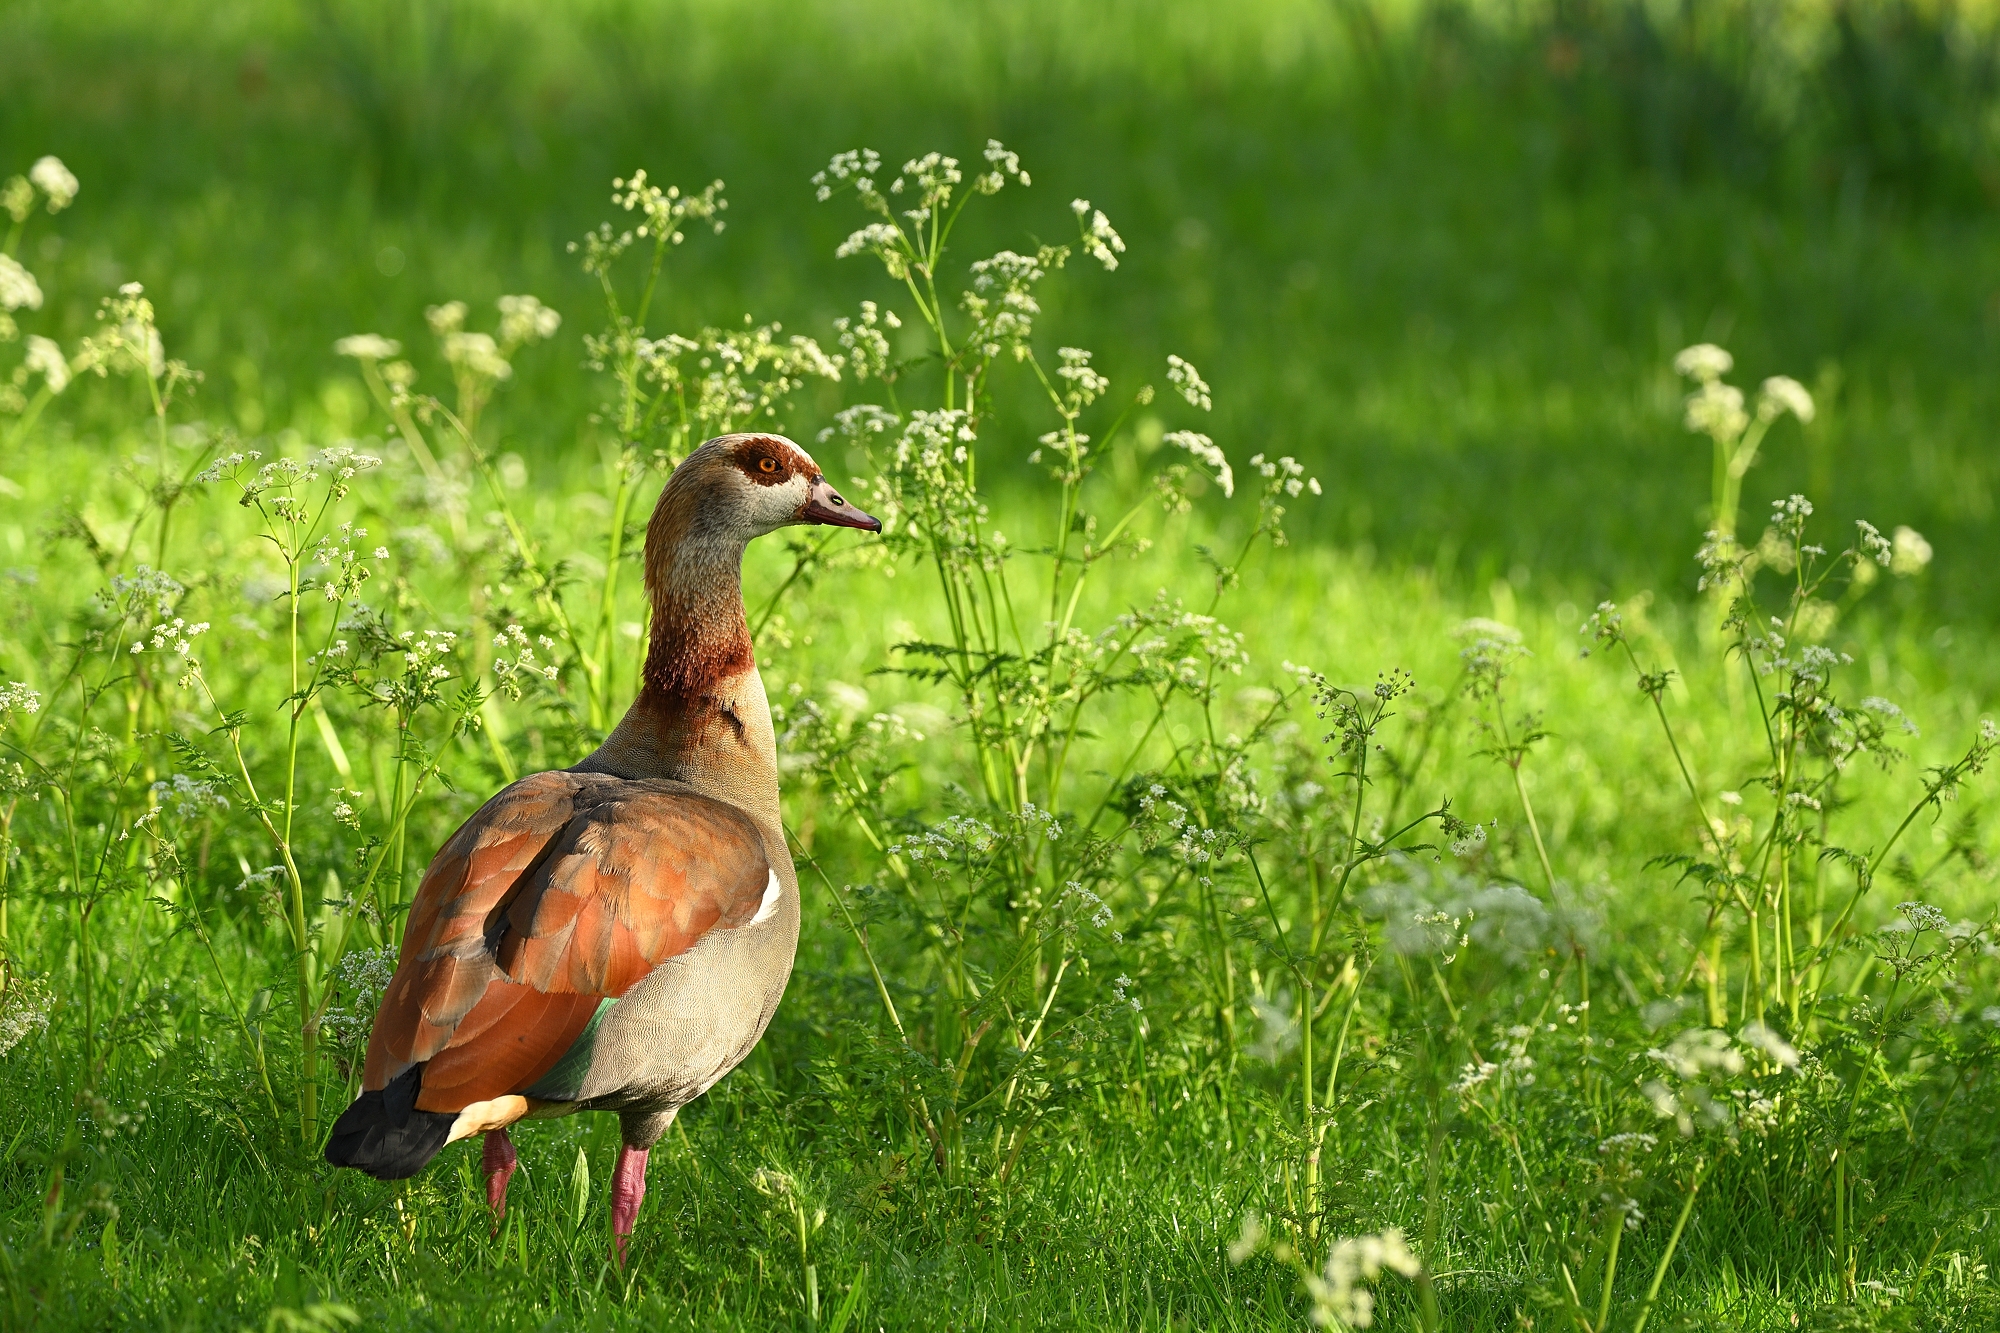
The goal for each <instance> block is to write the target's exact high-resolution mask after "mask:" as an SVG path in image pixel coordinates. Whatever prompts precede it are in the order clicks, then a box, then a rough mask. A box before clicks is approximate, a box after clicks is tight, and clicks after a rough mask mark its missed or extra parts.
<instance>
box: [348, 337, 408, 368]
mask: <svg viewBox="0 0 2000 1333" xmlns="http://www.w3.org/2000/svg"><path fill="white" fill-rule="evenodd" d="M402 350H403V344H401V343H399V342H397V341H396V340H395V339H394V338H384V337H383V336H382V335H381V334H379V333H350V334H349V335H348V336H347V337H345V338H342V339H340V340H339V341H338V342H336V343H334V345H333V354H334V355H335V356H349V357H353V358H354V359H355V360H356V361H387V360H389V359H390V358H391V357H393V356H395V355H396V353H398V352H400V351H402Z"/></svg>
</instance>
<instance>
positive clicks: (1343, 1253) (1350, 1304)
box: [1306, 1227, 1423, 1328]
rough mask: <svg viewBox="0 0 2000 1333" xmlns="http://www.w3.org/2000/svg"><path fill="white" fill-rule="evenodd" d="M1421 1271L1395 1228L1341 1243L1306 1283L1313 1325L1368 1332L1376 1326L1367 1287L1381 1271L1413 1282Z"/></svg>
mask: <svg viewBox="0 0 2000 1333" xmlns="http://www.w3.org/2000/svg"><path fill="white" fill-rule="evenodd" d="M1422 1270H1423V1264H1422V1262H1421V1261H1420V1260H1419V1259H1418V1258H1417V1256H1416V1255H1414V1254H1412V1253H1411V1252H1410V1247H1409V1246H1408V1245H1406V1244H1404V1242H1403V1233H1402V1232H1401V1231H1400V1230H1398V1229H1397V1228H1395V1227H1389V1228H1387V1229H1386V1230H1384V1231H1382V1232H1380V1233H1378V1234H1376V1235H1373V1236H1359V1237H1354V1238H1351V1239H1347V1240H1342V1241H1340V1242H1339V1243H1338V1244H1336V1245H1335V1246H1334V1247H1333V1251H1332V1253H1330V1254H1328V1255H1327V1257H1326V1266H1325V1267H1324V1268H1323V1269H1321V1270H1320V1272H1319V1274H1318V1275H1316V1276H1312V1277H1308V1278H1307V1279H1306V1291H1307V1293H1308V1294H1309V1295H1310V1296H1311V1297H1312V1302H1313V1322H1314V1323H1316V1324H1318V1325H1320V1326H1321V1327H1326V1326H1328V1325H1332V1326H1334V1327H1339V1326H1341V1325H1345V1326H1347V1327H1349V1328H1368V1327H1370V1326H1371V1325H1372V1324H1374V1322H1375V1294H1374V1292H1372V1291H1370V1290H1369V1287H1368V1284H1370V1283H1372V1282H1375V1281H1376V1280H1378V1279H1379V1278H1380V1277H1381V1276H1382V1274H1383V1272H1384V1271H1387V1272H1392V1273H1400V1274H1401V1275H1402V1276H1404V1277H1406V1278H1414V1277H1416V1276H1417V1274H1418V1273H1419V1272H1421V1271H1422Z"/></svg>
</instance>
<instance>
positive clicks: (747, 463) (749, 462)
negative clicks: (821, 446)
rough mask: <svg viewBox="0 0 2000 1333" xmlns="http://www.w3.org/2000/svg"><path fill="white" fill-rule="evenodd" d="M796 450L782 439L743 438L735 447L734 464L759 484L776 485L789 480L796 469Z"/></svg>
mask: <svg viewBox="0 0 2000 1333" xmlns="http://www.w3.org/2000/svg"><path fill="white" fill-rule="evenodd" d="M797 457H798V451H797V450H795V449H791V448H789V447H787V446H786V444H785V443H784V441H782V440H773V439H769V438H767V437H758V438H756V439H750V440H745V441H744V442H743V443H742V444H741V445H739V446H737V449H736V460H735V461H736V466H737V467H739V468H741V469H742V470H743V475H744V476H746V477H748V478H750V480H752V481H754V482H756V483H757V484H758V485H760V486H776V485H779V484H780V483H782V482H786V481H790V480H791V479H792V477H793V475H794V474H796V472H797V471H798V464H797V461H796V460H797Z"/></svg>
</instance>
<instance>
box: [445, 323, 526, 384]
mask: <svg viewBox="0 0 2000 1333" xmlns="http://www.w3.org/2000/svg"><path fill="white" fill-rule="evenodd" d="M444 359H445V360H447V361H449V362H451V363H452V365H454V366H457V367H458V368H459V369H461V370H464V371H466V372H468V373H470V374H473V375H479V376H483V377H484V378H486V379H491V380H504V379H506V378H507V377H508V376H510V375H512V374H513V373H514V367H513V366H511V365H509V364H508V363H507V358H506V357H504V356H502V355H500V345H499V344H498V343H496V342H494V341H493V335H492V334H490V333H463V332H456V331H454V332H450V333H447V334H445V335H444Z"/></svg>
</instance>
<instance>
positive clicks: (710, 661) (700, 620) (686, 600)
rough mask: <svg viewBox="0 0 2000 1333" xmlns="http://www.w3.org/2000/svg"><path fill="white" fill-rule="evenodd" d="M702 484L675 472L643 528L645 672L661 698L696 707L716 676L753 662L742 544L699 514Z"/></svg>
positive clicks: (710, 692) (702, 705)
mask: <svg viewBox="0 0 2000 1333" xmlns="http://www.w3.org/2000/svg"><path fill="white" fill-rule="evenodd" d="M683 469H684V470H685V465H683ZM677 483H678V484H677ZM701 489H702V487H701V486H700V479H699V478H698V477H685V476H683V475H682V474H681V473H680V472H677V473H676V474H675V475H674V476H673V477H671V478H669V479H668V482H667V487H666V489H665V490H664V491H662V492H661V493H660V500H659V503H658V504H657V505H655V506H654V508H653V518H652V521H651V522H650V523H649V524H647V527H646V590H647V592H648V593H650V594H651V598H652V603H653V629H652V636H651V642H650V643H649V644H648V646H647V650H646V665H645V670H644V673H643V679H644V680H645V683H646V688H647V689H648V690H650V691H652V692H654V693H656V694H658V695H660V696H663V698H664V700H665V701H667V702H669V703H672V704H677V705H678V706H679V707H680V708H681V709H683V710H686V711H696V712H706V711H708V709H709V708H710V707H712V706H713V699H714V695H715V692H716V687H717V686H718V685H719V684H720V683H721V682H723V681H725V680H727V679H729V678H730V677H731V676H736V675H740V674H741V673H743V672H745V671H747V670H749V669H750V668H751V667H752V666H753V665H755V663H754V660H753V658H752V656H751V651H750V624H749V621H748V619H747V618H746V617H745V616H744V614H743V543H742V541H741V540H739V539H737V538H735V537H734V536H732V535H731V534H730V533H729V532H728V531H727V530H726V528H725V527H724V526H723V525H722V524H721V523H719V522H717V521H714V520H711V521H709V522H704V521H703V507H702V505H701V503H700V500H701V495H700V491H701Z"/></svg>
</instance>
